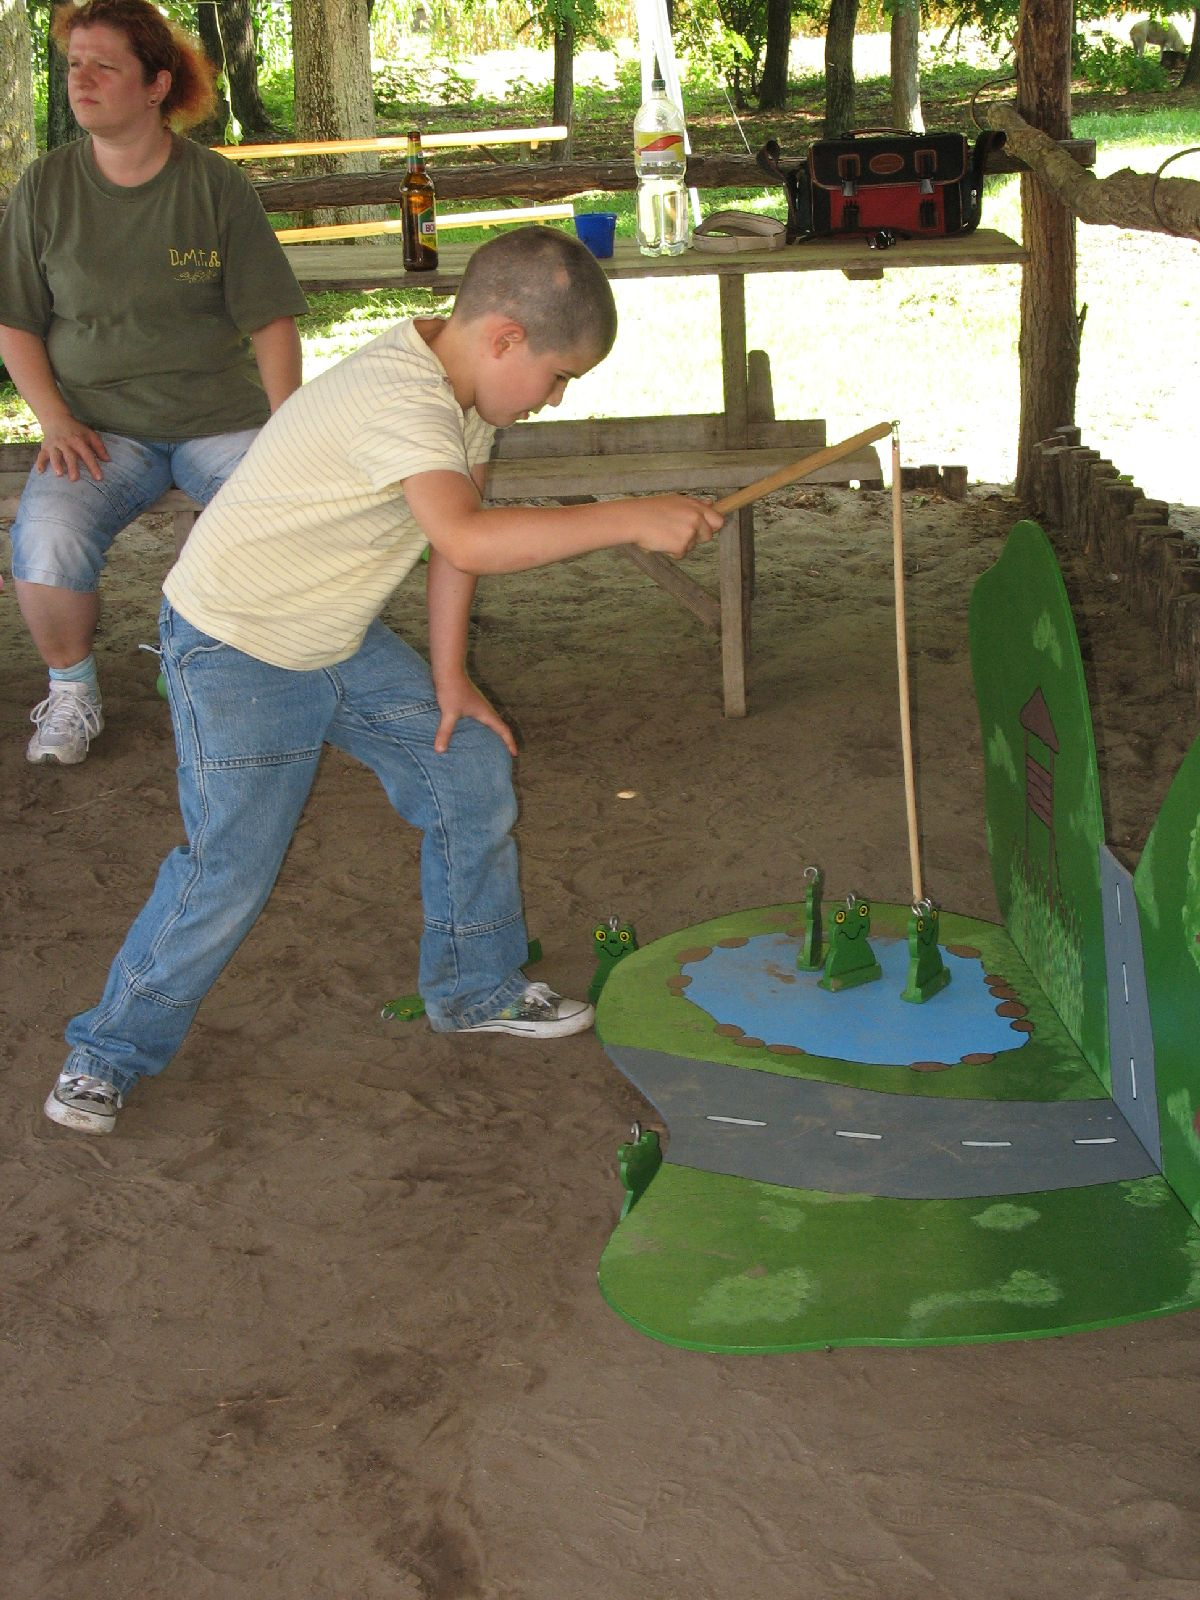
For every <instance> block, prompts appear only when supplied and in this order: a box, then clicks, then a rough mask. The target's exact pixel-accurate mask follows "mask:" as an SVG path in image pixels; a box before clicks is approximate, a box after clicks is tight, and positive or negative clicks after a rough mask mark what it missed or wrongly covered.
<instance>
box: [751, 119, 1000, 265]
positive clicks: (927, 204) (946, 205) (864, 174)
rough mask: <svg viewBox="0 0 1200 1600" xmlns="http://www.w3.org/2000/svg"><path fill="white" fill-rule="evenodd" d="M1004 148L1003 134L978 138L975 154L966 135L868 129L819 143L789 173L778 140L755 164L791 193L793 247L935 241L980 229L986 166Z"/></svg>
mask: <svg viewBox="0 0 1200 1600" xmlns="http://www.w3.org/2000/svg"><path fill="white" fill-rule="evenodd" d="M1003 143H1004V135H1003V133H999V132H987V133H982V134H980V136H979V138H978V139H976V141H975V145H974V149H972V147H971V146H970V144H969V143H968V141H967V140H966V138H965V137H964V136H963V135H962V134H961V133H898V132H897V133H893V132H879V131H877V130H872V129H867V130H864V131H863V132H861V133H850V134H847V135H846V136H845V137H844V138H841V139H819V140H818V141H817V142H816V143H815V144H813V145H811V146H810V147H809V151H808V155H807V157H806V159H805V161H804V163H803V165H801V166H798V167H794V168H793V169H792V170H791V171H790V172H787V171H785V170H784V168H783V166H782V163H781V160H780V149H779V145H778V143H777V141H776V140H774V139H768V140H767V142H766V144H764V145H763V147H762V149H761V150H760V151H759V152H758V155H757V157H756V160H757V162H758V165H759V167H760V168H761V169H762V171H763V172H765V173H767V174H768V175H769V176H770V177H772V178H776V179H778V180H779V181H780V182H781V183H782V184H783V186H784V189H785V191H786V194H787V203H788V220H787V239H788V243H789V244H795V243H796V242H797V241H799V240H802V239H833V238H841V237H847V236H867V237H870V236H872V235H874V234H878V233H884V232H886V233H891V234H894V235H895V236H897V237H900V238H911V239H935V238H944V237H945V236H946V235H948V234H958V233H971V232H972V231H973V230H974V229H975V228H976V227H978V225H979V218H980V215H981V213H982V210H983V167H984V163H985V161H986V160H987V157H988V155H989V153H990V152H991V151H992V150H998V149H999V148H1000V146H1001V145H1002V144H1003Z"/></svg>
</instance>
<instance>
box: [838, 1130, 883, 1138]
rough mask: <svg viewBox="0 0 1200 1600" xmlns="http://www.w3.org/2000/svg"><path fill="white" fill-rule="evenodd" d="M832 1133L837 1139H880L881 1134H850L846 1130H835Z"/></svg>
mask: <svg viewBox="0 0 1200 1600" xmlns="http://www.w3.org/2000/svg"><path fill="white" fill-rule="evenodd" d="M833 1131H834V1133H835V1134H836V1135H837V1137H838V1138H839V1139H882V1138H883V1135H882V1134H881V1133H851V1132H850V1131H849V1129H848V1128H835V1129H834V1130H833Z"/></svg>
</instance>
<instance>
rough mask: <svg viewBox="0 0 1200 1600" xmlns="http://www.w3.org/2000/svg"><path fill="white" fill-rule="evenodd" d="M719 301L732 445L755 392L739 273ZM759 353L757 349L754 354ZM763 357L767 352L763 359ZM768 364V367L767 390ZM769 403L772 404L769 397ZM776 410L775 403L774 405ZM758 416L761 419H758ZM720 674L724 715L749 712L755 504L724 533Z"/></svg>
mask: <svg viewBox="0 0 1200 1600" xmlns="http://www.w3.org/2000/svg"><path fill="white" fill-rule="evenodd" d="M717 283H718V285H719V294H720V304H721V386H722V390H723V393H724V400H725V443H726V446H727V447H728V448H729V449H731V450H737V449H745V448H746V447H747V446H748V445H749V442H750V414H751V405H752V401H751V391H750V374H749V369H748V366H747V354H746V280H745V278H744V277H743V276H742V274H741V273H728V274H724V273H723V274H720V275H719V276H718V278H717ZM758 354H759V352H757V351H756V352H755V355H756V357H757V356H758ZM763 359H764V360H765V357H764V358H763ZM761 376H762V367H761V363H760V362H758V361H757V360H756V362H755V374H754V377H755V380H756V390H757V391H759V392H756V394H755V401H756V402H758V403H759V404H761V402H762V394H761ZM769 388H770V367H769V366H768V367H767V389H768V393H769ZM768 404H771V402H770V401H768ZM771 409H772V411H773V409H774V407H773V404H771ZM756 420H757V419H756ZM720 565H721V678H722V683H723V686H724V695H725V715H726V716H727V717H744V716H745V715H746V658H747V654H748V652H749V648H750V602H751V600H752V598H753V594H754V508H753V506H744V507H743V508H742V509H741V510H740V511H739V512H738V514H737V521H736V523H735V524H734V525H733V526H731V527H726V528H723V529H722V531H721V534H720Z"/></svg>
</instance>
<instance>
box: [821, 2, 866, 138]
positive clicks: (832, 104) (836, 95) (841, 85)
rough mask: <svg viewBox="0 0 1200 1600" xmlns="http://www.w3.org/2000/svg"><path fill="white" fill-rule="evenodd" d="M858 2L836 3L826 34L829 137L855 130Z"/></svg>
mask: <svg viewBox="0 0 1200 1600" xmlns="http://www.w3.org/2000/svg"><path fill="white" fill-rule="evenodd" d="M857 20H858V0H833V3H832V4H831V5H830V7H829V26H828V28H827V29H826V32H825V137H826V138H827V139H839V138H841V136H842V134H844V133H849V132H851V131H852V129H853V127H854V24H855V23H856V22H857Z"/></svg>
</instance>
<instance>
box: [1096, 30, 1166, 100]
mask: <svg viewBox="0 0 1200 1600" xmlns="http://www.w3.org/2000/svg"><path fill="white" fill-rule="evenodd" d="M1075 66H1076V70H1077V71H1078V73H1079V75H1080V77H1082V78H1085V79H1086V80H1087V82H1088V83H1090V84H1091V85H1092V87H1093V88H1095V89H1104V90H1107V91H1109V92H1110V93H1116V94H1129V93H1161V92H1162V91H1163V90H1166V89H1169V88H1170V87H1171V80H1170V78H1168V76H1167V74H1166V71H1165V70H1164V68H1163V65H1162V62H1161V61H1160V60H1159V58H1158V56H1157V54H1155V55H1151V54H1150V53H1149V52H1147V53H1146V54H1145V55H1140V56H1139V55H1137V54H1136V52H1135V51H1134V48H1133V46H1132V45H1129V44H1125V45H1122V44H1118V42H1117V41H1116V40H1115V39H1114V38H1112V36H1111V35H1110V34H1101V35H1100V36H1099V38H1095V39H1088V38H1084V37H1082V36H1077V37H1076V40H1075Z"/></svg>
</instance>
